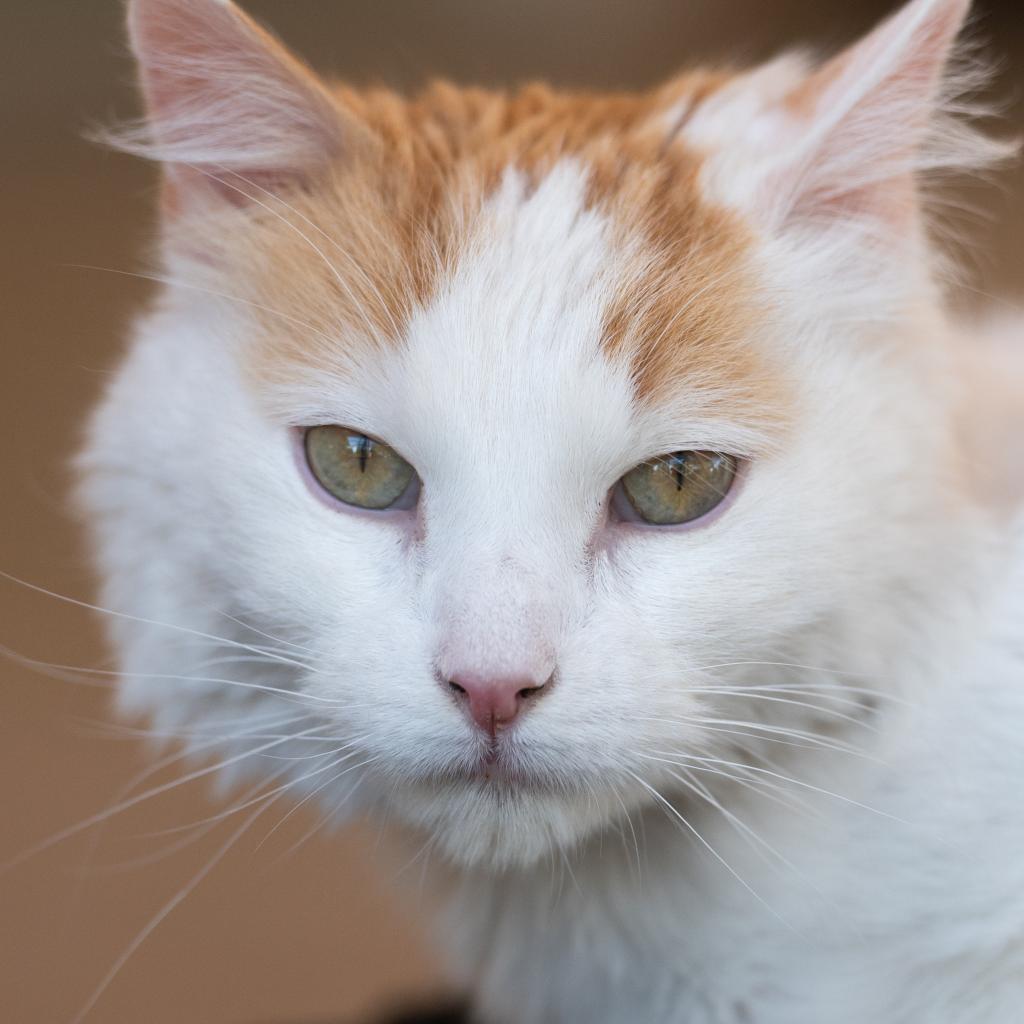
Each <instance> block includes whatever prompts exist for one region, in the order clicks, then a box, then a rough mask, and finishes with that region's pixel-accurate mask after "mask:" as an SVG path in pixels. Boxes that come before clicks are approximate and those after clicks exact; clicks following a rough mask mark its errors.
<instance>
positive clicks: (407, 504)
mask: <svg viewBox="0 0 1024 1024" xmlns="http://www.w3.org/2000/svg"><path fill="white" fill-rule="evenodd" d="M304 447H305V450H306V461H307V462H308V464H309V469H310V472H311V473H312V474H313V477H314V479H315V480H316V482H317V483H318V484H319V485H320V486H321V487H322V488H323V489H324V490H325V491H326V492H327V493H328V494H330V495H331V496H332V497H334V498H337V499H338V501H341V502H344V503H345V504H346V505H354V506H355V507H356V508H366V509H374V510H376V511H381V510H383V509H398V508H411V507H412V506H413V505H414V504H415V501H416V495H417V493H418V491H419V478H418V477H417V476H416V471H415V470H414V469H413V468H412V466H410V465H409V463H408V462H406V461H405V459H403V458H402V456H401V455H399V454H398V452H396V451H395V450H394V448H392V447H391V446H390V445H386V444H384V443H383V442H382V441H376V440H374V439H373V438H372V437H367V436H366V434H360V433H359V432H358V431H356V430H352V429H350V428H348V427H339V426H334V425H328V426H317V427H310V428H309V429H308V430H307V431H306V434H305V440H304Z"/></svg>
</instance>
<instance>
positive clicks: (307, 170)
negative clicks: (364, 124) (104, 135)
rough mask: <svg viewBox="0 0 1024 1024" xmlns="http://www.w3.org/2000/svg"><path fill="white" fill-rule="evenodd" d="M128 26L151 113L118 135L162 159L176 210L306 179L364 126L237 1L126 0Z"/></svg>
mask: <svg viewBox="0 0 1024 1024" xmlns="http://www.w3.org/2000/svg"><path fill="white" fill-rule="evenodd" d="M128 31H129V37H130V39H131V44H132V50H133V51H134V54H135V57H136V59H137V61H138V67H139V78H140V82H141V85H142V92H143V98H144V100H145V103H146V118H145V123H144V126H143V128H142V130H141V131H139V132H138V133H133V134H128V135H126V136H122V137H121V138H119V139H115V143H117V144H119V145H120V146H121V148H124V149H127V150H129V151H132V152H137V153H140V154H141V155H143V156H146V157H149V158H151V159H155V160H158V161H160V162H162V163H163V165H164V168H165V172H166V186H167V187H166V195H165V200H166V201H165V207H167V208H168V209H169V210H171V211H175V210H177V209H180V208H182V207H190V206H195V205H199V204H203V203H207V204H208V203H209V202H210V201H211V200H213V201H221V202H223V201H227V202H231V203H236V204H239V203H244V202H246V201H248V199H249V196H250V194H251V193H253V192H254V191H255V192H256V194H257V195H258V194H259V192H258V190H259V189H277V188H279V187H288V186H291V185H294V184H296V183H300V182H302V181H303V180H304V179H305V178H307V177H309V176H310V175H313V174H315V173H317V172H319V171H321V170H322V169H323V168H324V167H325V166H326V165H327V164H329V163H330V162H331V161H332V160H334V159H336V158H337V157H338V156H339V155H340V154H341V153H342V152H343V151H344V150H345V149H346V148H351V147H352V145H353V144H354V142H355V141H356V139H355V138H354V136H356V137H358V135H359V133H360V129H359V126H357V125H354V124H350V123H348V122H349V121H350V120H352V119H350V118H346V117H345V116H344V115H343V112H342V111H341V110H340V109H339V107H338V105H337V104H336V103H335V101H334V99H333V97H332V96H331V94H330V92H329V91H328V89H327V88H326V87H325V86H324V85H323V83H322V82H321V81H320V79H319V78H317V76H316V75H315V74H314V73H313V72H312V71H310V70H309V69H308V68H307V67H305V66H304V65H303V64H302V63H301V62H300V61H299V60H297V59H296V58H295V57H293V56H292V55H291V54H290V53H289V52H288V50H287V49H285V47H284V46H283V45H282V44H281V43H279V42H278V41H277V40H276V39H275V38H274V37H273V36H271V35H270V33H268V32H266V31H265V30H264V29H262V28H261V27H260V26H259V25H257V24H256V23H255V22H254V21H253V20H252V19H251V18H249V17H248V16H247V15H245V14H244V13H243V12H242V11H241V10H239V8H238V7H237V6H235V4H234V3H232V2H231V0H129V4H128Z"/></svg>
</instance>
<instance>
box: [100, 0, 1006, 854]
mask: <svg viewBox="0 0 1024 1024" xmlns="http://www.w3.org/2000/svg"><path fill="white" fill-rule="evenodd" d="M967 6H968V4H967V0H914V2H912V3H910V4H909V5H908V6H907V7H905V8H903V9H902V10H901V11H900V12H898V13H897V14H895V15H894V16H893V17H892V18H891V19H890V20H888V21H887V22H885V23H884V24H883V25H882V26H881V27H880V28H878V29H877V30H876V31H875V32H873V33H872V34H870V35H869V36H868V37H867V38H866V39H864V40H863V41H861V42H860V43H858V44H857V45H855V46H854V47H853V48H852V49H850V50H848V51H847V52H845V53H842V54H840V55H839V56H838V57H836V58H834V59H832V60H830V61H828V62H826V63H824V64H822V65H813V64H812V63H811V62H809V61H807V60H805V59H803V58H799V57H794V56H787V57H784V58H781V59H779V60H775V61H773V62H771V63H769V64H767V65H765V66H762V67H760V68H757V69H755V70H753V71H749V72H736V73H733V72H716V73H702V72H695V73H692V74H688V75H684V76H682V77H680V78H678V79H675V80H673V81H671V82H669V83H668V84H667V85H665V86H663V87H661V88H657V89H654V90H651V91H649V92H646V93H640V94H621V95H620V94H615V95H607V94H591V93H568V92H560V91H556V90H552V89H549V88H547V87H544V86H539V85H534V86H528V87H526V88H523V89H520V90H519V91H516V92H510V93H494V92H485V91H481V90H474V89H462V88H456V87H454V86H452V85H448V84H444V83H440V84H435V85H432V86H430V87H429V88H427V89H426V90H425V91H423V92H422V93H421V94H419V95H417V96H415V97H413V98H403V97H400V96H398V95H395V94H393V93H391V92H387V91H379V90H370V91H354V90H349V89H346V88H334V87H328V86H327V85H325V84H324V83H323V82H322V81H321V80H320V79H318V78H317V77H316V76H315V75H314V74H313V73H312V72H310V71H309V70H307V69H306V68H304V67H303V66H302V65H301V64H300V63H299V62H298V61H296V60H295V59H294V58H293V57H291V56H290V55H289V54H288V53H286V52H285V51H284V49H283V48H282V47H281V46H280V44H278V43H277V42H276V41H275V40H273V39H272V38H271V37H270V36H269V35H267V34H266V33H265V32H264V31H263V30H261V29H260V28H258V27H257V26H256V25H255V24H254V23H253V22H252V21H250V20H249V19H248V18H247V17H246V16H245V15H244V14H243V13H242V12H241V11H240V10H239V9H238V8H237V7H235V6H234V5H233V4H231V3H228V2H222V0H133V2H132V3H131V4H130V31H131V39H132V43H133V47H134V50H135V53H136V56H137V58H138V61H139V67H140V73H141V82H142V87H143V92H144V95H145V99H146V103H147V118H146V122H145V124H144V126H143V127H142V129H140V130H139V131H138V132H134V133H126V134H125V135H123V136H122V137H121V139H120V144H121V145H122V146H123V147H124V148H127V149H129V150H132V151H136V152H140V153H142V154H143V155H146V156H148V157H151V158H153V159H156V160H159V161H160V162H161V163H162V164H163V169H164V174H163V197H162V225H161V235H160V239H161V244H160V270H159V274H160V276H161V278H162V279H163V280H164V282H165V284H164V286H163V288H162V290H161V292H160V294H159V298H158V300H157V302H156V304H155V306H154V308H153V310H152V311H151V312H150V313H149V314H148V315H147V316H146V317H145V318H144V319H143V320H142V321H141V322H140V324H139V326H138V330H137V336H136V338H135V341H134V345H133V348H132V351H131V353H130V355H129V357H128V359H127V361H126V363H125V365H124V367H123V369H122V370H121V372H120V374H119V375H118V377H117V379H116V380H115V382H114V383H113V385H112V387H111V388H110V391H109V393H108V395H107V397H106V400H105V402H104V404H103V405H102V407H101V409H100V411H99V413H98V415H97V417H96V419H95V421H94V424H93V428H92V431H91V435H90V439H89V443H88V446H87V450H86V452H85V454H84V455H83V458H82V467H83V480H84V482H83V494H84V496H85V500H86V504H87V506H88V508H89V511H90V516H91V519H92V521H93V523H94V524H95V531H96V535H97V541H98V549H99V562H100V566H101V569H102V573H103V577H104V581H105V601H106V603H107V604H108V605H109V606H110V607H112V608H113V609H115V610H117V611H119V612H120V613H122V617H121V618H119V619H117V620H116V621H115V627H114V639H115V643H116V645H117V648H118V650H119V653H120V657H121V663H122V669H123V673H124V683H123V688H122V692H123V697H124V703H125V705H126V706H127V707H128V708H129V709H132V710H141V711H144V712H146V713H148V714H150V715H151V716H152V717H153V718H154V720H155V722H156V730H155V731H157V732H170V733H173V732H175V731H181V732H183V733H185V734H189V735H191V737H192V740H191V742H194V743H196V745H197V746H203V745H205V747H207V748H208V747H209V746H210V745H211V744H212V743H217V744H219V745H220V746H222V747H223V748H224V751H225V757H224V759H225V761H226V762H229V763H230V764H231V765H233V766H234V767H250V768H255V769H257V770H258V769H259V768H260V767H261V765H266V766H268V768H272V769H273V772H274V773H275V774H280V773H281V772H282V771H283V770H284V769H283V768H282V765H286V764H287V765H288V766H289V767H288V772H289V773H290V774H289V775H288V778H289V780H290V781H291V782H292V783H293V784H294V787H295V789H294V792H296V793H298V792H303V791H310V792H311V791H312V790H314V789H317V790H319V791H320V793H321V796H322V798H323V800H324V801H325V802H326V805H327V806H328V808H330V809H332V810H334V809H337V810H338V811H339V813H340V812H341V811H343V810H344V809H346V808H348V807H350V806H361V807H368V808H370V809H373V810H379V811H381V812H386V813H387V814H389V815H390V816H391V817H392V818H397V819H398V820H403V821H405V822H407V823H409V824H411V825H413V826H416V827H421V828H424V829H426V830H428V831H429V832H430V833H431V834H432V835H433V836H434V837H435V839H436V842H437V844H438V846H439V847H440V848H441V849H443V850H444V851H446V852H447V853H448V854H449V855H450V856H452V857H454V858H456V859H460V860H463V861H474V862H482V863H486V864H492V865H500V864H507V863H513V862H527V861H530V860H532V859H535V858H537V857H539V856H542V855H544V854H545V853H546V852H547V851H548V850H549V849H550V848H551V847H552V845H571V844H573V843H575V842H578V841H579V840H581V839H582V838H583V837H585V836H586V835H588V834H590V833H592V832H593V831H595V830H598V829H601V828H603V827H605V826H606V825H608V824H609V823H610V822H612V821H613V820H615V819H617V818H619V817H620V816H622V815H623V814H625V813H627V812H628V811H629V810H631V809H633V808H636V807H640V806H644V807H647V806H656V805H657V804H658V803H659V802H661V801H662V800H663V799H664V795H665V794H669V796H670V797H671V798H672V799H675V798H677V797H680V796H681V797H683V798H685V799H690V800H697V801H699V800H702V799H705V795H704V794H702V793H701V790H702V789H703V790H705V792H707V787H711V781H713V779H712V778H711V776H705V775H703V774H698V773H700V772H702V769H703V767H706V766H708V765H709V764H710V763H711V762H710V761H708V760H707V759H708V758H713V757H718V758H722V759H723V760H728V761H731V762H733V763H737V764H743V763H746V761H747V759H749V758H752V757H757V756H759V754H760V753H763V752H765V751H768V752H772V751H774V750H776V748H775V747H774V746H773V745H772V744H773V743H776V742H778V741H782V742H784V743H786V744H794V743H796V744H797V745H799V746H801V747H804V748H809V747H814V746H815V738H816V737H817V736H819V735H823V734H824V733H826V732H828V731H829V730H831V729H832V728H833V727H834V726H836V725H837V724H838V725H840V726H843V725H844V724H846V723H848V722H850V721H851V720H857V719H859V718H861V717H862V716H863V717H866V716H869V715H870V714H871V703H872V700H871V699H868V697H867V696H865V695H867V694H868V691H871V695H870V696H872V697H879V696H880V697H882V698H883V699H884V697H885V696H886V693H887V692H888V689H889V688H890V687H894V686H895V684H894V683H893V682H892V679H893V676H894V675H896V676H899V673H896V672H894V666H895V665H897V664H902V663H903V662H908V663H909V662H910V660H911V659H909V658H908V657H907V655H906V651H907V650H908V648H912V649H914V650H916V651H918V653H920V651H921V650H922V649H923V650H927V649H928V644H927V642H926V640H927V639H929V638H931V636H932V633H934V632H935V631H936V629H941V626H937V625H936V623H937V622H939V621H940V620H939V619H937V618H936V617H934V616H932V617H929V616H926V615H924V614H922V612H921V609H922V608H923V607H924V606H926V605H929V602H930V601H932V596H933V593H934V591H935V589H936V587H935V585H936V583H937V582H938V581H939V580H940V579H945V580H948V579H950V578H956V577H957V576H958V574H959V573H960V571H961V569H960V566H959V563H958V552H957V550H956V549H955V548H953V549H952V550H951V545H950V544H949V536H950V535H949V534H948V533H947V532H946V531H947V530H948V529H949V528H950V526H949V524H951V523H953V522H958V523H959V522H962V520H963V518H964V516H965V515H968V512H966V511H965V509H967V508H969V507H970V506H971V502H970V500H969V498H968V497H967V496H966V492H968V491H969V486H968V484H967V483H966V482H965V479H964V477H965V472H966V471H965V469H964V465H965V462H966V461H967V460H966V459H965V457H964V454H963V452H962V451H959V450H958V448H957V443H956V440H955V438H954V437H953V436H952V434H951V427H950V425H949V424H950V413H949V410H950V409H951V408H952V406H953V405H954V404H955V398H954V396H952V395H951V394H950V393H949V390H950V387H949V380H948V374H947V373H946V366H947V364H946V359H947V349H946V345H945V341H944V331H945V327H944V323H943V320H942V317H941V315H940V314H939V312H938V297H937V293H936V286H935V283H934V277H935V274H934V266H933V262H934V261H933V260H932V258H931V257H930V255H929V246H928V243H927V239H926V231H925V224H924V220H923V216H922V212H921V209H922V208H921V202H920V185H921V181H922V176H923V175H925V174H927V173H928V172H935V171H942V170H945V169H949V168H957V169H959V168H963V167H965V166H975V165H981V164H985V163H987V162H989V161H990V160H991V159H992V158H994V157H996V156H998V155H999V153H1000V151H999V150H998V147H995V146H994V145H993V144H992V143H990V142H988V141H987V140H985V139H983V138H981V137H980V136H978V135H976V134H974V133H973V132H971V131H970V130H969V129H967V128H966V127H965V126H964V125H963V124H962V123H960V122H958V121H956V120H953V119H952V118H951V112H955V110H954V104H953V102H952V97H953V95H954V92H955V90H954V87H953V86H951V83H950V77H949V75H948V73H947V64H948V59H949V55H950V51H951V47H952V45H953V42H954V39H955V38H956V36H957V34H958V31H959V29H960V27H961V23H962V21H963V19H964V17H965V15H966V9H967ZM954 84H955V83H954ZM961 84H962V83H961ZM937 553H942V556H943V559H944V560H943V561H942V563H941V564H939V563H938V561H937ZM936 650H938V645H936ZM926 662H927V657H926V656H923V655H921V656H920V657H919V658H918V660H917V662H915V665H916V666H917V668H918V669H920V670H922V671H925V670H926ZM908 671H909V669H908ZM292 734H296V735H298V734H301V736H299V738H295V739H292V740H290V741H288V740H285V739H284V737H286V736H290V735H292ZM197 737H198V739H197ZM300 742H301V743H303V744H305V746H302V747H298V748H297V749H301V750H303V751H305V752H308V753H309V754H310V757H309V758H306V759H303V760H294V759H293V760H292V761H290V762H285V761H282V760H280V759H276V760H269V761H267V760H261V752H262V753H267V752H268V750H269V752H270V753H280V752H281V750H282V749H289V748H290V747H294V746H296V745H297V744H299V743H300ZM282 744H283V745H284V746H282ZM318 744H319V746H318ZM787 750H788V747H782V748H781V752H782V753H783V754H785V753H786V752H787ZM296 764H298V765H300V766H301V767H300V768H295V765H296ZM737 770H739V769H737ZM709 780H710V781H709ZM711 788H712V789H713V787H711Z"/></svg>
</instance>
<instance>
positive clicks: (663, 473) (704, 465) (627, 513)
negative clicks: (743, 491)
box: [615, 451, 737, 526]
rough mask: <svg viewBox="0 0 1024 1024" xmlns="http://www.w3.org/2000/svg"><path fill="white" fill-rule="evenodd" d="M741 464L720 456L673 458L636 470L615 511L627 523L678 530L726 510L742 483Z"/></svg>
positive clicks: (623, 485) (624, 483)
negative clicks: (728, 497)
mask: <svg viewBox="0 0 1024 1024" xmlns="http://www.w3.org/2000/svg"><path fill="white" fill-rule="evenodd" d="M736 471H737V460H736V459H735V458H734V457H733V456H731V455H723V454H721V453H720V452H690V451H684V452H673V453H672V454H671V455H661V456H659V457H658V458H656V459H649V460H648V461H647V462H643V463H641V464H640V465H639V466H636V467H635V468H634V469H631V470H630V471H629V472H628V473H627V474H626V475H625V476H624V477H623V478H622V479H621V480H620V481H619V483H618V485H617V486H616V489H615V490H616V494H615V507H616V509H617V511H618V512H619V514H620V516H622V518H625V519H632V520H634V521H637V520H639V521H642V522H645V523H650V524H652V525H653V526H678V525H680V524H682V523H692V522H695V521H696V520H698V519H702V518H703V517H704V516H706V515H707V514H708V513H709V512H711V511H712V509H714V508H715V507H716V506H718V505H720V504H721V503H722V502H723V501H724V500H725V497H726V495H727V494H728V493H729V490H730V488H731V487H732V485H733V482H734V481H735V479H736Z"/></svg>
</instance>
